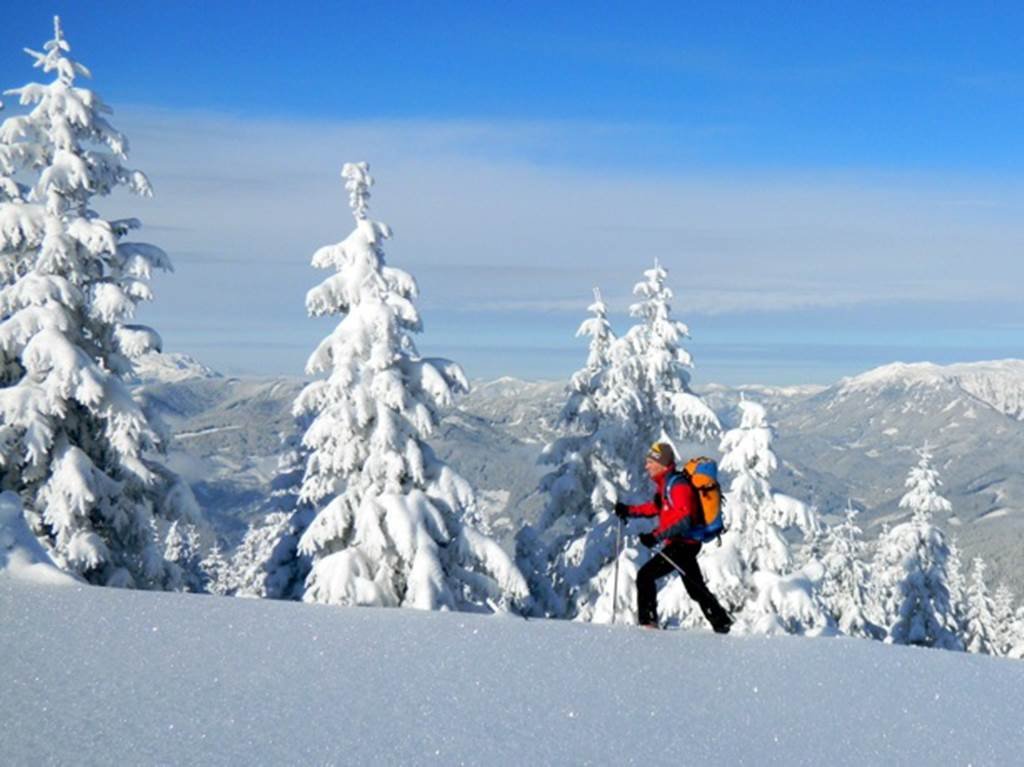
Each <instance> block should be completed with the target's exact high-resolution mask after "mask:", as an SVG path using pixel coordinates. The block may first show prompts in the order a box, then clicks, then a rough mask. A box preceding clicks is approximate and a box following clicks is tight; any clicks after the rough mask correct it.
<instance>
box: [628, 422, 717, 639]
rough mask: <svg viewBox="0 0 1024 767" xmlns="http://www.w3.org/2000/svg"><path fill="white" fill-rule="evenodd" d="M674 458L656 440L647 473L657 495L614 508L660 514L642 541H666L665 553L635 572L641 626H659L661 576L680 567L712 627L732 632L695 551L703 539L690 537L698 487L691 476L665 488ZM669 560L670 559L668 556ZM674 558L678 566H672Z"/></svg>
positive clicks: (637, 514)
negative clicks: (642, 502) (701, 569)
mask: <svg viewBox="0 0 1024 767" xmlns="http://www.w3.org/2000/svg"><path fill="white" fill-rule="evenodd" d="M675 461H676V457H675V453H674V452H673V450H672V446H671V445H668V444H666V443H664V442H657V443H655V444H654V445H652V446H651V450H650V452H649V453H648V454H647V459H646V461H645V463H644V469H645V470H646V471H647V476H649V477H650V478H651V480H652V481H653V482H654V484H655V486H656V487H657V491H656V492H655V494H654V499H653V500H652V501H651V502H650V503H644V504H641V505H639V506H628V505H626V504H624V503H616V504H615V513H616V514H617V515H618V516H619V518H620V519H622V520H626V519H627V518H628V517H631V516H632V517H655V516H656V517H657V518H658V524H657V526H656V527H655V528H654V530H653V531H652V532H649V533H642V534H641V535H640V542H641V543H642V544H644V546H646V547H647V548H649V549H654V548H655V547H656V546H658V545H659V544H660V543H662V542H664V543H665V546H664V548H662V550H661V556H652V557H651V559H650V560H649V561H648V562H647V564H645V565H644V566H643V567H641V568H640V571H639V572H638V573H637V577H636V596H637V605H638V608H639V621H640V625H641V626H647V627H649V628H657V627H658V587H657V581H658V579H659V578H662V577H664V576H666V575H670V574H671V573H672V572H673V571H674V570H675V569H676V568H678V569H679V571H680V572H681V573H682V574H683V585H684V586H685V587H686V593H687V594H689V595H690V598H691V599H693V600H694V601H696V602H697V604H698V605H700V609H701V612H703V613H704V617H705V618H707V619H708V622H709V623H710V624H711V628H712V629H714V630H715V632H716V633H718V634H728V633H729V627H730V626H731V625H732V618H730V617H729V614H728V613H727V612H726V611H725V608H723V607H722V605H721V604H719V602H718V600H717V599H715V595H714V594H712V593H711V592H710V591H709V590H708V587H707V584H706V583H704V577H703V576H702V575H701V572H700V566H698V564H697V554H698V553H699V552H700V547H701V542H700V541H698V540H694V539H693V538H688V537H687V535H686V534H687V532H689V531H690V530H691V529H692V528H693V526H694V520H695V519H698V520H699V519H701V518H702V516H697V515H696V513H697V512H698V510H699V509H700V499H699V498H698V497H697V490H696V488H695V487H694V486H693V484H692V483H691V482H689V481H686V482H678V481H677V482H673V483H672V484H671V487H670V489H669V492H666V484H668V479H669V477H670V476H671V475H672V474H673V473H674V472H675V471H676V464H675ZM669 560H671V561H669ZM673 563H674V564H675V567H673Z"/></svg>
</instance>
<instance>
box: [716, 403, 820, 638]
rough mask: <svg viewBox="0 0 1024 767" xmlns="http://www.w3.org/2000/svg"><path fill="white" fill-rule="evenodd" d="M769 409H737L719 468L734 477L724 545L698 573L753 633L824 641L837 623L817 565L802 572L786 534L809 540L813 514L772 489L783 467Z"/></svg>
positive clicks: (814, 524) (816, 525) (814, 528)
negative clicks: (774, 446) (804, 636)
mask: <svg viewBox="0 0 1024 767" xmlns="http://www.w3.org/2000/svg"><path fill="white" fill-rule="evenodd" d="M772 438H773V435H772V430H771V428H770V427H769V425H768V418H767V413H766V412H765V409H764V407H762V406H761V405H759V404H757V403H755V402H749V401H746V400H744V401H742V402H740V423H739V425H738V426H737V427H736V428H734V429H731V430H729V431H728V432H726V434H725V435H724V436H723V438H722V443H721V445H720V450H721V452H722V461H721V464H720V468H721V470H722V471H723V472H724V473H727V474H732V480H731V482H730V484H729V489H728V490H727V491H726V492H725V495H724V503H725V507H724V508H725V513H726V524H727V526H728V529H727V531H726V533H725V534H724V535H723V536H722V538H721V541H722V546H721V547H719V546H711V547H708V548H707V549H706V550H705V552H706V553H705V555H704V556H703V557H702V561H701V567H702V568H703V569H704V571H705V574H706V576H707V579H708V583H709V585H710V586H711V589H712V591H714V592H715V594H716V595H717V596H718V597H719V599H721V600H722V601H723V603H724V604H726V605H727V607H728V608H729V609H730V611H731V612H732V613H733V614H734V615H735V616H736V617H737V620H738V622H739V623H740V628H743V627H746V628H747V629H748V630H752V631H755V632H765V633H775V632H788V633H798V634H822V633H829V632H831V631H832V628H833V627H832V620H831V616H830V614H829V611H828V609H827V607H826V605H825V603H824V601H823V597H822V595H821V580H822V578H823V575H824V574H823V571H822V568H821V566H820V565H818V564H817V563H813V562H811V563H808V564H809V565H810V566H808V567H799V566H798V564H799V563H798V561H797V558H796V556H795V555H794V552H793V550H792V548H791V547H790V544H789V542H788V541H787V539H786V536H785V533H786V531H787V530H789V529H798V530H799V531H800V532H802V533H803V535H804V537H805V538H808V537H810V536H813V535H815V534H816V533H817V531H818V530H819V528H820V522H819V520H818V515H817V513H816V511H815V510H814V509H813V508H811V507H808V506H807V505H805V504H803V503H802V502H800V501H798V500H796V499H794V498H790V497H789V496H786V495H783V494H781V493H776V492H774V491H773V490H772V486H771V476H772V474H773V473H774V472H775V469H776V468H777V466H778V459H777V458H776V456H775V452H774V451H773V450H772V447H771V445H772Z"/></svg>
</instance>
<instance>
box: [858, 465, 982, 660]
mask: <svg viewBox="0 0 1024 767" xmlns="http://www.w3.org/2000/svg"><path fill="white" fill-rule="evenodd" d="M931 461H932V456H931V453H930V452H929V450H928V448H927V447H925V448H924V449H923V450H921V453H920V462H919V463H918V464H917V466H915V467H913V468H912V469H911V470H910V473H909V475H908V476H907V481H906V487H907V493H906V494H905V495H904V496H903V498H902V499H900V508H901V509H907V510H909V511H911V512H912V516H911V519H910V520H909V521H908V522H904V523H903V524H900V525H896V526H895V527H893V528H892V529H891V530H889V531H888V533H887V534H885V535H884V536H883V537H882V538H881V539H880V540H879V542H878V554H877V560H878V565H877V566H876V568H875V569H876V572H877V573H878V579H879V584H880V598H881V608H882V616H883V620H884V622H885V625H886V628H887V630H888V633H889V636H888V639H887V640H886V641H890V642H895V643H896V644H913V645H920V646H924V647H938V648H942V649H947V650H963V649H964V645H963V641H962V640H961V638H960V636H959V628H960V627H959V625H958V619H957V614H956V605H955V600H954V599H951V598H950V585H949V584H950V576H951V569H955V567H953V565H954V564H955V563H952V562H951V552H950V545H949V543H948V542H947V540H946V536H945V534H944V533H943V532H942V530H941V529H939V528H938V527H937V526H935V525H934V524H932V521H931V515H932V514H933V513H934V512H936V511H951V510H952V506H951V504H950V503H949V501H948V500H946V499H945V498H943V497H942V496H941V495H939V490H938V489H939V486H940V482H939V476H938V473H937V472H936V471H935V469H933V468H932V463H931Z"/></svg>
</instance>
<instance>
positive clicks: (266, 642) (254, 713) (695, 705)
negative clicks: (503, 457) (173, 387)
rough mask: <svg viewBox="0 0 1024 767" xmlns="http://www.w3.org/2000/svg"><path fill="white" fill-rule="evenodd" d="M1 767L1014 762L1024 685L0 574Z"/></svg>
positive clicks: (833, 654)
mask: <svg viewBox="0 0 1024 767" xmlns="http://www.w3.org/2000/svg"><path fill="white" fill-rule="evenodd" d="M0 616H2V620H0V658H2V659H3V664H2V668H0V762H2V763H3V764H9V765H29V764H31V765H38V764H135V765H142V764H171V763H173V764H200V763H201V764H239V765H242V764H245V765H252V764H307V765H311V764H660V763H666V762H667V761H669V760H671V761H672V762H676V763H683V764H750V765H763V764H787V765H792V764H828V765H835V764H858V765H865V764H922V763H927V764H950V765H954V764H955V765H968V764H970V765H989V764H991V765H996V764H1012V763H1017V760H1018V759H1019V756H1020V754H1021V753H1022V752H1024V728H1022V727H1021V718H1020V717H1021V713H1020V712H1021V703H1022V701H1024V663H1021V662H1019V661H1008V660H1000V659H994V658H989V657H981V656H969V655H965V654H962V653H953V652H943V651H936V650H922V649H916V648H908V647H893V646H886V645H880V644H876V643H873V642H869V641H863V640H853V639H802V638H796V637H779V638H765V637H735V636H730V637H719V636H716V635H714V634H710V633H702V632H689V633H688V632H682V631H669V632H653V631H644V630H640V629H637V628H634V627H626V626H618V627H609V626H596V625H585V624H573V623H567V622H557V621H524V620H522V619H520V618H514V617H508V616H504V617H494V616H486V617H485V616H479V615H468V614H460V613H425V612H417V611H413V610H394V609H392V610H385V609H369V608H359V609H343V608H335V607H320V606H309V605H303V604H296V603H283V602H269V601H257V600H244V599H230V598H219V597H209V596H194V595H187V594H167V593H142V592H132V591H121V590H113V589H102V588H94V587H88V586H78V585H72V586H54V585H47V584H44V583H36V582H30V581H26V580H18V579H16V578H14V577H11V576H10V575H3V574H0Z"/></svg>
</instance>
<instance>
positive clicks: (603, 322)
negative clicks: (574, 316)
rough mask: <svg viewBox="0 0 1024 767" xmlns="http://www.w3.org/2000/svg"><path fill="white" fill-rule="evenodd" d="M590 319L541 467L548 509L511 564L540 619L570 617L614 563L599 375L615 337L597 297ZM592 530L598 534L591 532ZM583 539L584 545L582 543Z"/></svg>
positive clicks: (615, 460) (614, 479) (616, 474)
mask: <svg viewBox="0 0 1024 767" xmlns="http://www.w3.org/2000/svg"><path fill="white" fill-rule="evenodd" d="M588 309H589V311H590V312H591V313H592V315H593V316H591V317H589V318H587V319H586V320H584V321H583V323H582V324H581V325H580V327H579V330H577V332H576V335H577V337H581V336H585V337H589V338H590V348H589V351H588V355H587V362H586V365H585V366H584V367H583V368H582V369H581V370H579V371H577V372H576V373H574V374H573V376H572V377H571V378H570V379H569V385H568V393H569V398H568V401H567V402H566V404H565V407H564V408H563V409H562V412H561V415H560V418H559V426H560V427H561V428H562V429H563V430H566V431H568V432H569V434H566V435H564V436H561V437H559V438H557V439H556V440H554V441H553V442H552V443H550V444H549V445H547V446H546V447H545V448H544V452H543V453H542V456H541V460H542V461H543V462H544V463H546V464H549V465H554V466H555V467H556V468H555V470H554V471H552V472H551V473H549V474H547V475H546V476H545V477H544V478H543V479H542V480H541V485H540V488H541V491H542V492H545V493H547V495H548V502H547V505H546V506H545V508H544V511H543V512H542V513H541V516H540V519H539V520H538V521H537V523H536V525H526V526H524V527H523V528H522V529H521V530H520V531H519V533H518V535H517V540H516V550H517V562H518V564H519V566H520V569H521V570H522V571H523V572H524V573H525V574H526V577H527V580H528V582H529V583H530V589H531V592H532V593H533V594H534V597H535V609H536V611H537V612H538V613H541V614H545V615H549V616H555V617H573V616H574V615H575V614H576V612H577V611H578V608H577V605H575V604H574V596H575V595H576V594H577V592H578V590H579V588H580V586H581V585H582V584H584V583H586V582H588V581H589V580H590V579H591V578H593V577H594V576H595V575H597V573H598V571H600V569H601V568H602V567H603V565H604V564H605V562H606V561H607V559H608V557H609V556H614V543H613V535H614V525H615V524H617V519H615V518H614V517H613V516H612V515H611V509H612V506H614V504H615V499H616V494H617V491H616V487H617V486H618V485H619V484H620V482H621V478H620V475H621V467H620V463H621V460H620V456H619V455H618V448H619V446H617V445H616V444H614V440H613V437H614V435H615V433H616V432H617V431H619V430H618V429H617V428H616V424H615V423H614V422H613V421H611V420H610V419H609V417H608V414H607V413H606V411H605V407H606V402H607V396H606V394H605V374H606V373H607V370H608V364H609V359H608V353H609V350H610V347H611V344H612V342H613V341H614V340H615V334H614V332H613V330H612V327H611V324H610V323H609V322H608V310H607V307H606V305H605V303H604V301H603V300H602V299H601V293H600V291H599V290H598V289H597V288H595V289H594V302H593V303H592V304H591V305H590V306H589V307H588ZM595 527H596V529H594V528H595ZM584 539H585V540H584Z"/></svg>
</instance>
